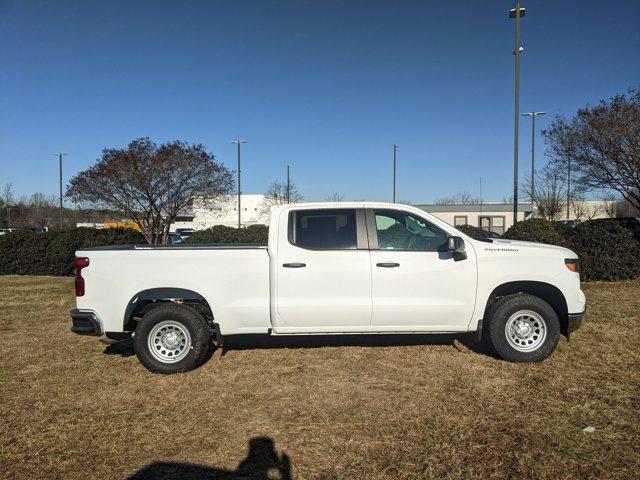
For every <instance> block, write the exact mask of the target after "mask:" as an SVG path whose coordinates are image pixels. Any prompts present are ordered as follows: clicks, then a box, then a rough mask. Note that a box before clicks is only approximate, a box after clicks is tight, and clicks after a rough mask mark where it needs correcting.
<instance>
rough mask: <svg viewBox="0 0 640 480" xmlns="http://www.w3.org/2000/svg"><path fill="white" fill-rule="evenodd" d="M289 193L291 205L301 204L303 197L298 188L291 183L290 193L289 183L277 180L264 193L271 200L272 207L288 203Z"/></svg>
mask: <svg viewBox="0 0 640 480" xmlns="http://www.w3.org/2000/svg"><path fill="white" fill-rule="evenodd" d="M287 193H288V197H289V203H298V202H301V201H302V199H303V197H302V194H301V193H300V192H299V191H298V187H296V185H295V184H294V183H293V182H291V183H289V191H288V192H287V183H286V182H280V181H279V180H275V181H274V182H273V183H271V185H269V187H268V188H267V191H266V192H265V193H264V194H265V196H266V197H267V198H268V199H270V201H271V204H272V205H282V204H285V203H287Z"/></svg>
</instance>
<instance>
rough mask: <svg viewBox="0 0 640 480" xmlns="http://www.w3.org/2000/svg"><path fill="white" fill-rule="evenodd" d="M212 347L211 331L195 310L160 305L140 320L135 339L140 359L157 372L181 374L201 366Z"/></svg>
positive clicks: (135, 346)
mask: <svg viewBox="0 0 640 480" xmlns="http://www.w3.org/2000/svg"><path fill="white" fill-rule="evenodd" d="M210 344H211V329H210V328H209V325H208V324H207V322H206V321H205V319H204V318H203V317H202V315H200V314H199V313H198V312H197V311H196V310H194V309H192V308H190V307H187V306H184V305H160V306H158V307H156V308H154V309H152V310H151V311H149V312H148V313H147V314H146V315H145V316H144V317H143V318H142V320H141V321H140V324H139V325H138V327H137V328H136V331H135V335H134V337H133V347H134V350H135V352H136V356H137V357H138V360H140V362H141V363H142V364H143V365H144V366H145V367H146V368H147V370H149V371H151V372H154V373H178V372H186V371H189V370H193V369H194V368H197V367H198V366H200V364H202V362H203V361H204V359H205V357H206V355H207V352H208V351H209V348H210Z"/></svg>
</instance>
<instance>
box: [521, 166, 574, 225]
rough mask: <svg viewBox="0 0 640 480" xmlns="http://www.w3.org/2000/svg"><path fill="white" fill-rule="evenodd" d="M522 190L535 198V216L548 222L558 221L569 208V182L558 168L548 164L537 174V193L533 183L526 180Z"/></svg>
mask: <svg viewBox="0 0 640 480" xmlns="http://www.w3.org/2000/svg"><path fill="white" fill-rule="evenodd" d="M521 188H522V190H523V191H524V193H525V195H526V196H528V197H529V198H533V199H534V201H533V204H534V209H535V214H536V215H538V216H539V217H542V218H545V219H547V220H557V219H558V218H559V217H560V216H561V214H562V212H563V211H564V210H565V209H566V206H567V202H566V199H567V182H566V178H565V177H564V176H563V175H562V172H560V171H559V169H558V167H556V166H555V165H552V164H548V165H547V166H545V167H544V168H542V169H540V170H538V171H537V172H536V181H535V192H533V195H532V192H531V181H530V180H529V179H527V180H525V182H524V184H523V185H522V187H521Z"/></svg>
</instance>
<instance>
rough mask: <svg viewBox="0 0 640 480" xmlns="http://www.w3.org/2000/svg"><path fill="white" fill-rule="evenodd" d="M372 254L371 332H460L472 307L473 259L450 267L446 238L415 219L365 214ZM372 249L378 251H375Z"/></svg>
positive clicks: (470, 254) (397, 213)
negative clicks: (371, 235)
mask: <svg viewBox="0 0 640 480" xmlns="http://www.w3.org/2000/svg"><path fill="white" fill-rule="evenodd" d="M367 221H368V223H367V226H368V227H369V230H370V231H374V230H375V238H374V239H373V240H372V241H371V243H374V245H372V250H371V271H372V282H371V284H372V299H373V316H372V326H373V328H374V329H380V330H398V331H461V330H465V329H466V327H467V325H468V324H469V321H470V319H471V315H472V313H473V308H474V304H475V294H476V283H477V277H476V275H477V274H476V259H475V252H474V251H473V248H472V247H471V246H467V259H465V260H459V261H455V260H454V258H453V255H452V254H451V253H450V252H448V251H447V250H446V242H447V233H446V232H445V231H444V230H442V229H441V228H439V227H437V226H436V225H434V224H433V223H431V222H429V221H428V220H426V219H424V218H423V217H421V216H419V215H415V214H413V213H409V212H406V211H403V210H398V209H372V210H367ZM375 243H377V245H375Z"/></svg>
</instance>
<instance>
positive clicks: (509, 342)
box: [483, 293, 560, 362]
mask: <svg viewBox="0 0 640 480" xmlns="http://www.w3.org/2000/svg"><path fill="white" fill-rule="evenodd" d="M488 320H489V323H488V325H487V326H486V327H485V328H486V329H485V331H484V332H483V339H484V340H485V342H486V343H488V345H489V347H490V348H491V349H492V350H493V351H494V352H495V353H496V354H497V355H498V356H499V357H500V358H502V359H504V360H507V361H510V362H540V361H542V360H544V359H545V358H547V357H548V356H549V355H551V354H552V353H553V351H554V350H555V348H556V345H557V344H558V340H559V338H560V322H559V321H558V315H556V312H555V310H553V308H551V306H550V305H549V304H548V303H547V302H545V301H544V300H542V299H541V298H539V297H536V296H534V295H529V294H525V293H516V294H513V295H507V296H506V297H502V298H500V299H498V300H497V301H496V302H495V304H494V305H493V307H492V308H491V310H490V314H489V319H488Z"/></svg>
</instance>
